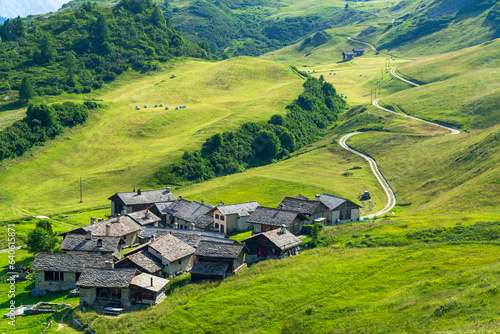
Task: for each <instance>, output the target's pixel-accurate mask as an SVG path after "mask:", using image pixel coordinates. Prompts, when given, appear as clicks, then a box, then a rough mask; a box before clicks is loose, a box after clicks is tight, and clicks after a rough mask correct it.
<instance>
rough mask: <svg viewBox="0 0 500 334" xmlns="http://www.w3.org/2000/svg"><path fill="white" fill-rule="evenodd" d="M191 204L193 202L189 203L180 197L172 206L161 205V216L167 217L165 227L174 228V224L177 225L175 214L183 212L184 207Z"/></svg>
mask: <svg viewBox="0 0 500 334" xmlns="http://www.w3.org/2000/svg"><path fill="white" fill-rule="evenodd" d="M189 204H191V201H188V200H186V199H184V198H182V196H179V199H178V200H177V201H175V202H173V203H172V204H168V203H166V205H161V206H160V207H161V210H162V211H161V214H162V215H163V216H164V217H165V218H164V219H165V226H168V227H173V226H174V223H175V218H174V214H175V213H176V212H177V211H180V210H182V209H183V208H184V207H186V206H188V205H189ZM162 219H163V218H162Z"/></svg>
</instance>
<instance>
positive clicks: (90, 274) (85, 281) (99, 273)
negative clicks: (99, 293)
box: [75, 268, 139, 288]
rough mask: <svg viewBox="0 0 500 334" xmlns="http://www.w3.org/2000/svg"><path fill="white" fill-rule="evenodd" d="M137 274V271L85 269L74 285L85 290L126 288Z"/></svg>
mask: <svg viewBox="0 0 500 334" xmlns="http://www.w3.org/2000/svg"><path fill="white" fill-rule="evenodd" d="M138 273H139V270H137V269H123V268H114V269H97V268H86V269H85V270H84V271H83V272H82V274H81V275H80V278H79V279H78V281H77V282H76V284H75V285H76V286H80V287H85V288H128V287H129V286H130V283H131V282H132V279H133V278H134V276H135V275H137V274H138Z"/></svg>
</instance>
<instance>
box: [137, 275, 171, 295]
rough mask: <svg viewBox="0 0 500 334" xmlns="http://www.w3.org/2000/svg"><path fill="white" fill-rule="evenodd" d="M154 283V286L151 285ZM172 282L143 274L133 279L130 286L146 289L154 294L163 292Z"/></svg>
mask: <svg viewBox="0 0 500 334" xmlns="http://www.w3.org/2000/svg"><path fill="white" fill-rule="evenodd" d="M151 282H153V285H151ZM168 283H170V281H169V280H168V279H164V278H161V277H158V276H153V275H150V274H146V273H142V274H139V275H137V276H134V278H132V281H130V285H135V286H137V287H140V288H142V289H146V290H149V291H152V292H159V291H161V290H162V289H163V288H164V287H165V286H166V285H167V284H168Z"/></svg>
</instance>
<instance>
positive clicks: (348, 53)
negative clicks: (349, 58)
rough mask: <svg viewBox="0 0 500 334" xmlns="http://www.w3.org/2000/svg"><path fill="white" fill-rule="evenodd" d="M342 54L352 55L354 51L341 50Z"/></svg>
mask: <svg viewBox="0 0 500 334" xmlns="http://www.w3.org/2000/svg"><path fill="white" fill-rule="evenodd" d="M342 54H344V55H354V51H344V52H342Z"/></svg>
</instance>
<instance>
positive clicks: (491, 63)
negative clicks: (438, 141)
mask: <svg viewBox="0 0 500 334" xmlns="http://www.w3.org/2000/svg"><path fill="white" fill-rule="evenodd" d="M499 47H500V40H495V41H493V42H491V43H485V44H483V45H479V46H476V47H472V48H468V49H464V50H461V51H458V52H453V53H449V54H444V55H440V56H436V57H431V58H428V59H424V60H420V61H417V62H414V63H408V64H404V65H402V66H401V67H400V68H399V71H400V72H401V73H403V75H405V76H407V77H409V78H411V79H415V80H417V81H420V82H423V83H429V84H426V85H424V86H421V87H417V88H413V89H411V90H408V91H403V92H399V93H396V94H393V95H391V96H389V97H388V98H384V100H382V103H383V104H386V105H390V106H393V107H395V108H398V109H399V110H402V111H404V112H406V113H409V114H412V115H416V116H417V117H421V118H424V119H428V120H438V121H443V122H447V123H450V124H453V125H455V126H457V127H462V128H465V129H480V128H487V127H489V126H491V125H493V124H497V123H498V122H499V120H500V113H499V109H498V107H497V103H496V101H498V99H499V98H500V71H499V70H498V66H499V61H498V50H499Z"/></svg>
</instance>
